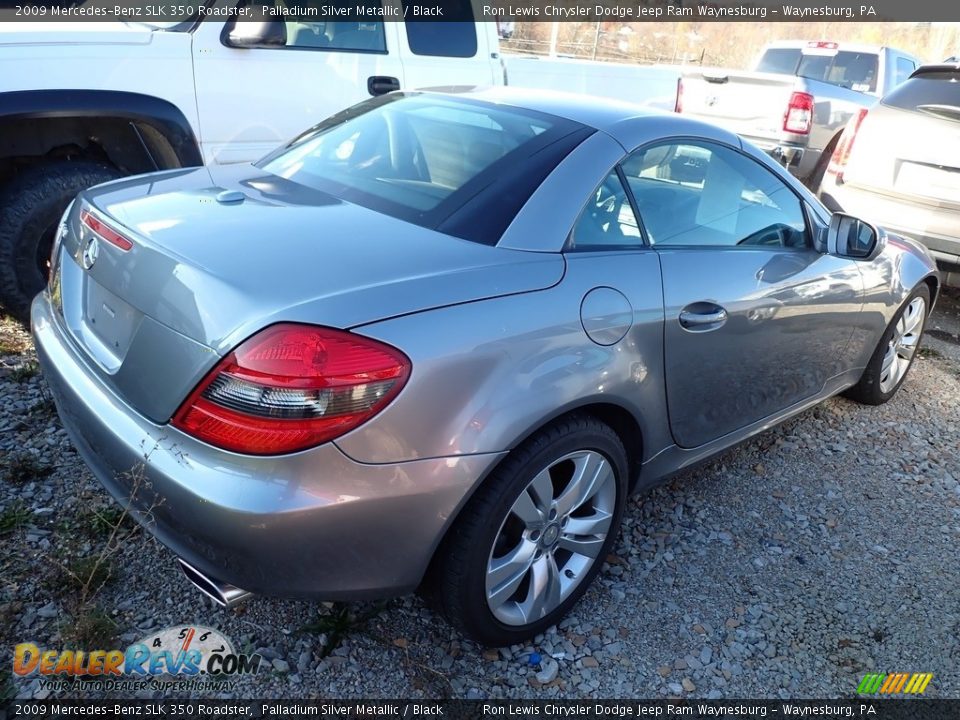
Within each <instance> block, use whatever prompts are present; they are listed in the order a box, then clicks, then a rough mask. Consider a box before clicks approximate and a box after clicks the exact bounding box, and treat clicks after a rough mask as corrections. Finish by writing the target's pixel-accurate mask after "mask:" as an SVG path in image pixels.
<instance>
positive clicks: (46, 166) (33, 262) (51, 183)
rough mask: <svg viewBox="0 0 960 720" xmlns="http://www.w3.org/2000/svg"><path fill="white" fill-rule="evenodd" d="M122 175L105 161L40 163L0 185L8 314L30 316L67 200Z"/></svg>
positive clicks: (0, 290) (1, 284)
mask: <svg viewBox="0 0 960 720" xmlns="http://www.w3.org/2000/svg"><path fill="white" fill-rule="evenodd" d="M121 175H122V173H121V172H120V171H119V170H117V169H116V168H115V167H111V166H110V165H107V164H105V163H96V162H86V161H84V162H69V161H64V162H56V163H41V164H38V165H33V166H30V167H28V168H26V169H24V170H23V171H22V172H20V173H19V174H18V175H16V176H15V177H14V179H13V180H11V181H10V182H9V183H8V184H7V185H6V186H5V187H3V188H0V303H2V304H3V307H4V309H5V310H6V311H7V312H8V313H9V314H10V315H12V316H13V317H15V318H16V319H17V320H19V321H21V322H22V323H24V324H27V323H28V322H29V319H30V302H31V301H32V300H33V298H34V296H35V295H36V294H37V293H38V292H40V291H41V290H42V289H43V287H44V285H46V283H47V271H48V267H49V258H50V250H51V246H52V244H53V236H54V233H55V232H56V229H57V223H58V221H59V220H60V217H61V215H63V211H64V210H65V209H66V207H67V205H68V204H69V203H70V201H71V200H73V198H74V197H76V195H77V193H79V192H80V191H81V190H85V189H86V188H88V187H91V186H93V185H98V184H100V183H102V182H106V181H108V180H114V179H116V178H118V177H120V176H121Z"/></svg>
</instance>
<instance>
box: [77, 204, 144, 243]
mask: <svg viewBox="0 0 960 720" xmlns="http://www.w3.org/2000/svg"><path fill="white" fill-rule="evenodd" d="M80 222H81V223H82V224H83V225H85V226H86V227H87V228H88V229H90V230H92V231H93V232H95V233H96V234H97V236H98V237H101V238H103V239H104V240H106V241H107V242H108V243H110V244H111V245H114V246H116V247H118V248H120V249H121V250H123V251H124V252H126V251H127V250H129V249H130V248H132V247H133V242H132V241H131V240H130V239H129V238H126V237H124V236H123V235H122V234H120V233H119V232H117V231H116V230H114V229H113V228H112V227H110V226H109V225H107V224H106V223H105V222H103V221H102V220H100V219H99V218H96V217H94V216H93V215H91V214H90V213H89V212H87V211H86V210H84V211H83V212H81V213H80Z"/></svg>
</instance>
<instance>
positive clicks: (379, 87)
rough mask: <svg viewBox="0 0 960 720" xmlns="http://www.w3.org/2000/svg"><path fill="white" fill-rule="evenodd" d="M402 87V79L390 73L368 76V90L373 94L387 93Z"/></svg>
mask: <svg viewBox="0 0 960 720" xmlns="http://www.w3.org/2000/svg"><path fill="white" fill-rule="evenodd" d="M399 89H400V81H399V80H397V78H395V77H390V76H388V75H371V76H370V77H368V78H367V92H369V93H370V94H371V95H374V96H376V95H386V94H387V93H388V92H393V91H394V90H399Z"/></svg>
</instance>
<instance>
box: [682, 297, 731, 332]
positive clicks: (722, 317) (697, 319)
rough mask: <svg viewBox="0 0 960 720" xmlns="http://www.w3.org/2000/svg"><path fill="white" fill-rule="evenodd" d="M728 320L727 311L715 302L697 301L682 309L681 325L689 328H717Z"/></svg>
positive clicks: (697, 329)
mask: <svg viewBox="0 0 960 720" xmlns="http://www.w3.org/2000/svg"><path fill="white" fill-rule="evenodd" d="M726 321H727V311H726V310H725V309H724V308H722V307H720V306H719V305H717V304H715V303H710V302H697V303H693V304H692V305H687V306H686V307H685V308H684V309H683V310H681V311H680V325H681V326H682V327H684V328H686V329H687V330H693V331H705V330H716V329H717V328H718V327H720V326H721V325H723V324H724V323H725V322H726Z"/></svg>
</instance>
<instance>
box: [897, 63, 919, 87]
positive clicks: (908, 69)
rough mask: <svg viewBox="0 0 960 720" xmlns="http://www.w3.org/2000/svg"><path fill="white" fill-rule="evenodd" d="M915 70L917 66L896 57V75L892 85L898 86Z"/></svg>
mask: <svg viewBox="0 0 960 720" xmlns="http://www.w3.org/2000/svg"><path fill="white" fill-rule="evenodd" d="M916 69H917V66H916V65H914V64H913V61H912V60H907V58H903V57H898V58H897V75H896V77H895V78H894V84H895V85H899V84H900V83H902V82H903V81H904V80H906V79H907V78H908V77H910V73H912V72H913V71H914V70H916Z"/></svg>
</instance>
